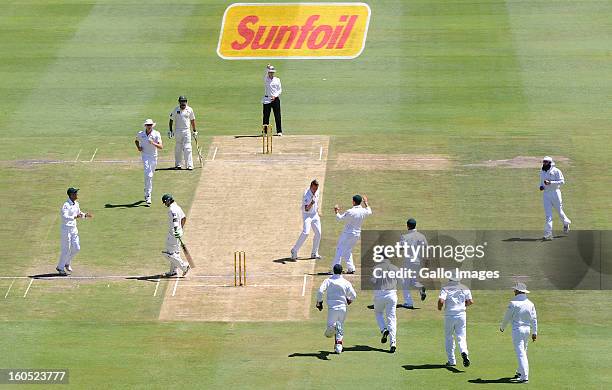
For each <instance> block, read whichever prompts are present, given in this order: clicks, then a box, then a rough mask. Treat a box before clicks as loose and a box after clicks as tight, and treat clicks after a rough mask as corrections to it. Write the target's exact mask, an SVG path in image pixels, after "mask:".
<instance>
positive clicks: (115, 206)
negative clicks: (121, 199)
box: [104, 200, 149, 209]
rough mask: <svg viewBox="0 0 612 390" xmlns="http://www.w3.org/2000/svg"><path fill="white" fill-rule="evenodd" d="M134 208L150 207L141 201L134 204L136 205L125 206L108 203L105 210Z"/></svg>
mask: <svg viewBox="0 0 612 390" xmlns="http://www.w3.org/2000/svg"><path fill="white" fill-rule="evenodd" d="M143 203H144V204H143ZM133 207H149V205H148V204H146V203H145V201H144V200H139V201H138V202H134V203H125V204H111V203H107V204H105V205H104V208H105V209H116V208H123V209H130V208H133Z"/></svg>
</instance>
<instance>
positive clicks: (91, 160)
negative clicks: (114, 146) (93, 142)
mask: <svg viewBox="0 0 612 390" xmlns="http://www.w3.org/2000/svg"><path fill="white" fill-rule="evenodd" d="M96 153H98V148H96V150H95V151H94V154H93V155H92V156H91V159H90V160H89V162H93V159H94V157H96Z"/></svg>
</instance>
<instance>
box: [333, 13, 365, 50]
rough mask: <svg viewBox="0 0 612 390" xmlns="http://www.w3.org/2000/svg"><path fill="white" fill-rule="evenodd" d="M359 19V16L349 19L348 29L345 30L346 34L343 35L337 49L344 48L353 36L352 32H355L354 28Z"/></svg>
mask: <svg viewBox="0 0 612 390" xmlns="http://www.w3.org/2000/svg"><path fill="white" fill-rule="evenodd" d="M358 17H359V16H358V15H352V16H351V18H350V19H349V22H348V23H347V25H346V28H345V29H344V32H343V33H342V37H341V38H340V42H338V46H336V49H342V48H344V44H345V43H346V40H347V39H348V37H349V36H350V35H351V31H353V27H355V22H356V21H357V18H358Z"/></svg>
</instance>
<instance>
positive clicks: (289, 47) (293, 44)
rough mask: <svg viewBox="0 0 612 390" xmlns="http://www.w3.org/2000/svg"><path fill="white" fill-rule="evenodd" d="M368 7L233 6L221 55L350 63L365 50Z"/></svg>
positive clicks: (223, 28) (227, 13)
mask: <svg viewBox="0 0 612 390" xmlns="http://www.w3.org/2000/svg"><path fill="white" fill-rule="evenodd" d="M369 23H370V7H369V6H368V5H367V4H365V3H260V4H255V3H235V4H232V5H230V6H229V7H227V9H226V10H225V13H224V15H223V22H222V25H221V33H220V35H219V45H218V46H217V54H219V56H220V57H221V58H224V59H228V60H234V59H235V60H247V59H265V58H295V59H351V58H355V57H357V56H359V55H360V54H361V52H362V51H363V49H364V47H365V42H366V37H367V35H368V25H369Z"/></svg>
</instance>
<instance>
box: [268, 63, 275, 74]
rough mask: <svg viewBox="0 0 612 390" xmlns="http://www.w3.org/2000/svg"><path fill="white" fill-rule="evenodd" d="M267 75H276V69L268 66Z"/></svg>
mask: <svg viewBox="0 0 612 390" xmlns="http://www.w3.org/2000/svg"><path fill="white" fill-rule="evenodd" d="M268 73H276V68H275V67H274V66H272V65H270V66H268Z"/></svg>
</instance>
